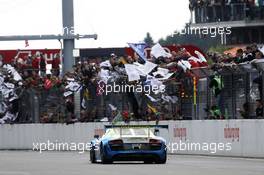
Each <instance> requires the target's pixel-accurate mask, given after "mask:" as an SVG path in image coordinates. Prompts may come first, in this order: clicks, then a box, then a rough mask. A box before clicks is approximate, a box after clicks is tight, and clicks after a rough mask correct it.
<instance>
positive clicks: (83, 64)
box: [0, 44, 264, 123]
mask: <svg viewBox="0 0 264 175" xmlns="http://www.w3.org/2000/svg"><path fill="white" fill-rule="evenodd" d="M194 53H195V54H193V55H191V54H190V53H189V52H188V51H187V50H185V49H180V50H179V51H177V52H176V51H172V52H171V54H170V55H169V56H166V57H165V56H161V57H158V58H155V57H153V58H152V59H150V60H148V61H146V60H143V59H141V58H140V57H139V56H137V55H135V56H134V57H132V56H129V55H125V56H117V55H115V54H114V53H113V54H111V55H110V56H109V59H107V60H102V59H100V58H97V59H90V60H84V61H80V62H77V63H76V65H74V67H73V70H72V71H71V72H67V73H65V74H64V75H63V76H61V74H60V73H61V72H60V56H59V55H55V56H54V59H53V61H52V62H51V64H52V69H51V70H50V72H49V71H48V70H47V62H46V59H45V57H44V55H43V54H42V53H40V52H37V53H36V54H35V55H28V56H27V57H25V58H23V59H22V58H15V59H14V61H13V62H12V63H11V65H9V66H10V67H8V66H7V65H6V64H3V62H2V61H1V77H3V86H8V85H10V83H11V84H13V85H12V86H14V88H13V89H15V93H13V96H14V94H15V96H16V98H15V99H16V100H15V101H10V98H12V97H13V96H8V98H4V99H3V100H2V101H3V102H2V106H4V107H2V108H3V109H2V110H1V117H0V121H1V123H13V122H16V121H17V120H18V118H19V109H18V108H19V107H20V106H19V103H18V101H19V100H24V99H21V98H20V95H19V93H22V92H23V90H25V89H35V90H36V91H39V92H41V93H43V92H44V94H46V95H44V96H43V95H42V98H47V95H50V94H51V93H50V91H51V90H52V89H56V91H55V92H56V93H55V94H56V95H58V96H61V99H62V100H63V103H62V106H63V107H64V110H65V111H64V115H63V117H62V118H63V120H62V121H63V122H67V123H74V122H77V121H79V122H90V121H113V122H116V121H118V120H119V119H120V118H121V119H122V120H125V121H129V120H147V121H149V120H156V121H159V120H161V119H185V118H184V116H182V111H181V108H180V106H179V105H178V104H179V103H178V102H179V98H181V95H182V93H181V90H176V91H174V92H168V90H167V87H169V84H173V83H176V84H177V83H179V84H180V86H181V88H182V89H188V88H190V87H187V86H186V87H185V86H184V84H182V83H181V82H182V80H183V79H184V78H191V79H192V78H193V77H195V75H194V73H193V71H192V70H193V69H197V68H206V69H210V70H212V72H213V74H212V75H211V76H210V77H209V79H210V83H209V87H210V88H211V89H212V91H213V93H214V95H215V99H216V103H215V104H211V106H208V108H207V109H205V110H206V111H207V112H208V119H224V118H226V116H225V111H224V109H222V104H223V97H221V96H222V93H221V92H222V91H223V87H224V83H223V82H221V78H219V76H221V75H220V72H221V69H222V68H223V67H226V66H229V67H232V68H234V67H235V66H237V65H241V64H248V65H252V66H254V65H255V63H256V62H257V61H258V60H261V59H264V56H263V52H262V51H261V50H259V48H258V46H257V45H256V44H253V45H251V46H247V47H246V49H244V50H243V49H237V51H236V55H232V54H231V53H226V54H224V53H208V54H207V55H206V56H204V55H203V54H202V53H200V52H198V51H195V52H194ZM2 59H3V58H2V56H1V60H2ZM207 60H210V61H209V62H208V61H207ZM146 62H148V64H153V65H154V66H153V67H152V68H151V69H150V70H149V71H148V73H144V72H141V74H140V80H133V81H130V80H129V76H130V72H127V69H126V68H127V65H133V66H139V67H140V66H144V65H146V64H147V63H146ZM11 67H13V68H14V70H16V72H17V73H18V74H19V75H20V76H21V79H19V80H15V73H14V72H13V74H10V71H9V72H8V71H6V69H7V70H11ZM47 72H48V73H47ZM168 75H169V76H168ZM101 82H103V84H104V85H106V84H113V83H124V82H125V83H126V84H129V85H133V86H137V85H139V84H145V83H146V84H147V82H148V83H150V84H151V85H153V84H152V83H154V82H155V83H156V84H159V86H160V87H162V88H164V89H165V91H162V89H160V91H159V90H158V92H157V93H156V92H154V93H153V92H152V93H150V94H146V93H145V92H130V91H128V92H124V93H117V94H116V93H111V94H110V95H108V96H105V95H102V94H100V92H99V91H100V89H99V87H98V86H99V84H98V83H101ZM142 82H143V83H142ZM8 83H9V84H8ZM254 83H256V84H258V85H259V92H260V96H259V99H257V101H256V103H257V106H256V117H257V118H262V117H263V100H262V79H261V76H259V77H257V78H256V79H254ZM4 91H6V90H5V89H4V88H1V93H2V94H4V93H5V92H4ZM77 92H80V94H81V97H80V98H81V102H80V103H81V105H80V106H81V107H80V116H77V115H76V112H75V108H76V102H75V100H74V94H75V93H77ZM171 104H172V105H171ZM172 108H173V109H172ZM247 110H248V104H246V103H245V104H244V105H243V106H242V110H240V113H241V116H242V117H243V118H250V116H249V115H248V114H247ZM53 113H54V115H56V113H55V112H53ZM7 114H8V115H7ZM10 114H12V115H13V116H11V115H10ZM169 114H171V116H170V117H168V115H169ZM40 122H44V123H50V122H59V121H58V120H55V119H54V116H53V115H49V114H48V113H46V114H45V113H43V114H40Z"/></svg>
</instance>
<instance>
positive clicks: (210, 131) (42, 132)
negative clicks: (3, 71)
mask: <svg viewBox="0 0 264 175" xmlns="http://www.w3.org/2000/svg"><path fill="white" fill-rule="evenodd" d="M104 124H107V123H76V124H73V125H65V124H19V125H1V126H0V149H29V150H32V149H33V143H47V141H48V140H49V141H50V142H54V143H86V142H89V141H90V140H91V139H92V138H93V136H94V135H95V134H99V135H100V134H102V133H103V129H104ZM133 124H154V123H146V122H143V123H138V122H137V123H133ZM160 124H165V125H168V126H169V130H166V129H162V130H161V133H160V135H161V136H163V137H164V138H165V139H166V140H167V144H168V146H169V150H170V151H169V152H172V153H178V154H199V155H221V156H241V157H261V158H264V120H223V121H215V120H206V121H205V120H204V121H203V120H197V121H162V122H161V123H160ZM188 144H189V149H188ZM195 145H196V146H195ZM199 146H200V148H199ZM216 146H218V147H219V148H217V149H216ZM228 146H229V147H228ZM230 147H231V150H230V149H228V148H230Z"/></svg>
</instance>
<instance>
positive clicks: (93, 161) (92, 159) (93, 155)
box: [90, 146, 96, 163]
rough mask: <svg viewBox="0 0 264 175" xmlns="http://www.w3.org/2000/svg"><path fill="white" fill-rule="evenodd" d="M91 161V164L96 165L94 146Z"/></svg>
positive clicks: (91, 151)
mask: <svg viewBox="0 0 264 175" xmlns="http://www.w3.org/2000/svg"><path fill="white" fill-rule="evenodd" d="M90 161H91V163H96V160H95V152H94V146H93V147H92V149H91V150H90Z"/></svg>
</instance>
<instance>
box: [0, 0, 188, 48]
mask: <svg viewBox="0 0 264 175" xmlns="http://www.w3.org/2000/svg"><path fill="white" fill-rule="evenodd" d="M188 3H189V0H152V1H151V0H74V15H75V18H74V23H75V28H74V32H75V33H76V34H77V33H79V34H95V33H96V34H98V39H97V40H93V39H84V40H77V41H76V42H75V47H76V48H97V47H102V48H103V47H124V46H127V44H126V43H127V42H132V43H133V42H135V43H136V42H140V41H142V40H143V39H144V37H145V36H146V33H147V32H150V34H151V36H152V37H153V39H154V41H155V42H156V41H158V40H159V39H160V38H162V37H166V36H167V35H169V34H172V33H173V32H174V31H175V30H180V29H182V28H183V27H184V25H185V23H187V22H188V21H189V20H190V12H189V8H188ZM0 26H1V27H0V35H1V36H3V35H39V34H62V33H63V27H62V9H61V0H0ZM42 48H43V49H44V48H60V43H59V42H58V41H56V40H55V41H51V40H49V41H29V47H27V48H26V49H42ZM3 49H25V42H24V41H16V42H14V41H13V42H0V50H3Z"/></svg>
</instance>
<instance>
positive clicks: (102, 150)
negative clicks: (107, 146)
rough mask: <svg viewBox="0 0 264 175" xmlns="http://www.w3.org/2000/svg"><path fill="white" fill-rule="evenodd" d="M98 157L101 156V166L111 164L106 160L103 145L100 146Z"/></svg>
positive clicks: (110, 161)
mask: <svg viewBox="0 0 264 175" xmlns="http://www.w3.org/2000/svg"><path fill="white" fill-rule="evenodd" d="M100 156H101V161H102V164H111V163H113V161H112V160H109V159H107V158H106V156H105V151H104V148H103V144H101V145H100Z"/></svg>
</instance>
